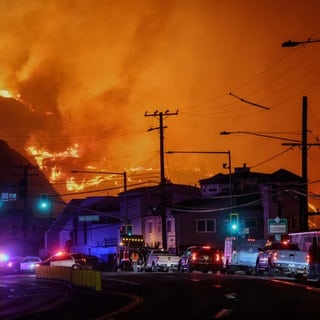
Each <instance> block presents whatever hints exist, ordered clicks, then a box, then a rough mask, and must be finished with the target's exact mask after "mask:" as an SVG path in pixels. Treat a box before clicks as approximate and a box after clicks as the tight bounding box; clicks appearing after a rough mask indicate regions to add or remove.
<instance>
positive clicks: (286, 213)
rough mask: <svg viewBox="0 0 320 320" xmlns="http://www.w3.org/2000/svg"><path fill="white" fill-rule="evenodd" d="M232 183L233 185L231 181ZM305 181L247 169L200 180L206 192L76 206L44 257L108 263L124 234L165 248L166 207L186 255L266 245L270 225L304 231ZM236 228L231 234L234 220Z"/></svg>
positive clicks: (170, 235)
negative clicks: (83, 256) (63, 254)
mask: <svg viewBox="0 0 320 320" xmlns="http://www.w3.org/2000/svg"><path fill="white" fill-rule="evenodd" d="M230 178H231V179H230ZM301 182H302V179H301V177H299V176H297V175H295V174H293V173H291V172H289V171H287V170H284V169H280V170H278V171H276V172H274V173H271V174H266V173H259V172H251V170H250V168H248V167H246V166H245V165H244V166H243V167H241V168H235V171H234V172H233V173H231V176H230V175H228V174H226V175H225V174H221V173H218V174H217V175H215V176H213V177H211V178H208V179H203V180H200V188H197V187H191V186H185V185H176V184H172V183H170V184H167V185H166V187H165V191H164V199H162V198H161V197H162V196H163V195H162V193H161V190H160V186H153V187H142V188H136V189H132V190H128V191H127V192H126V194H124V193H120V194H119V196H118V197H90V198H86V199H79V200H72V201H71V202H70V203H69V205H67V207H66V208H65V209H64V210H63V211H62V212H61V214H60V216H59V217H58V218H57V219H56V221H55V222H54V223H53V224H52V225H51V227H50V228H49V229H48V231H47V233H46V248H45V249H46V251H47V252H51V253H52V252H53V251H54V250H58V249H64V250H71V251H81V252H85V253H90V254H96V255H99V256H101V257H102V258H104V259H106V260H107V259H108V257H109V256H110V255H113V254H114V253H116V252H117V248H118V247H119V245H120V241H121V232H120V230H121V228H122V226H124V225H129V226H130V229H131V228H132V236H135V235H142V236H143V239H144V244H145V245H146V246H149V247H153V248H159V247H160V248H161V247H162V228H161V223H162V220H161V215H160V213H159V208H160V206H161V203H162V201H163V200H164V203H165V210H166V211H165V212H166V218H167V228H166V229H167V247H168V249H169V250H171V251H172V252H175V253H178V254H180V253H181V252H182V250H183V249H184V248H186V247H187V246H190V245H210V244H214V245H216V246H217V247H219V248H221V249H223V244H224V239H225V238H226V237H228V236H230V235H234V236H241V237H254V238H264V239H268V238H270V237H272V236H273V235H272V234H269V228H268V225H269V224H268V223H269V220H270V219H271V220H274V219H277V218H279V219H285V221H287V230H286V232H295V231H298V230H299V214H300V211H299V210H300V209H299V208H300V203H299V201H300V198H299V197H298V196H297V192H298V190H299V185H301ZM231 217H232V218H235V220H236V229H231V228H230V227H231V224H230V218H231Z"/></svg>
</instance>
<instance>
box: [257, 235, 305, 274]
mask: <svg viewBox="0 0 320 320" xmlns="http://www.w3.org/2000/svg"><path fill="white" fill-rule="evenodd" d="M308 269H309V263H308V252H305V251H301V250H300V249H299V247H298V245H297V244H295V243H290V242H288V241H283V242H272V241H269V242H267V243H266V244H265V246H264V247H263V248H261V249H260V250H259V253H258V256H257V261H256V274H257V275H259V274H262V273H263V272H265V271H266V272H267V274H268V276H272V275H273V274H274V273H277V274H285V275H287V276H288V275H292V276H294V277H297V276H301V275H304V274H306V275H307V273H308Z"/></svg>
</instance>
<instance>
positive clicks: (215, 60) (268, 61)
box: [0, 0, 320, 207]
mask: <svg viewBox="0 0 320 320" xmlns="http://www.w3.org/2000/svg"><path fill="white" fill-rule="evenodd" d="M133 2H134V4H133ZM319 10H320V2H319V1H318V0H310V1H307V2H302V1H300V0H292V1H275V2H270V1H267V0H261V1H252V0H244V1H241V3H240V2H239V1H238V0H230V1H227V2H225V1H216V0H188V1H182V0H161V1H157V0H155V1H150V0H137V1H132V0H121V1H99V0H92V1H90V4H89V5H88V1H84V0H68V1H67V0H51V1H43V0H33V1H30V4H29V3H28V5H25V3H24V1H21V0H10V1H0V27H1V30H6V32H5V33H3V35H2V39H1V43H0V70H1V73H0V88H1V91H0V96H1V97H0V98H1V100H0V101H1V104H0V122H1V125H0V138H1V139H3V140H5V141H7V142H8V143H9V145H10V146H11V147H12V148H14V149H15V150H17V151H19V152H22V153H25V152H27V153H28V155H30V156H31V157H32V159H33V160H34V161H35V162H36V163H37V164H38V166H39V167H40V168H41V169H42V170H43V172H44V173H45V174H46V176H47V177H48V179H50V181H51V182H54V183H55V184H56V185H55V186H56V187H57V188H58V190H59V192H60V193H63V194H64V193H66V192H67V191H68V190H82V191H84V190H87V189H90V188H89V186H98V185H99V186H100V187H102V186H104V187H105V188H106V189H107V188H108V185H107V183H110V185H111V186H114V185H115V184H118V185H120V184H121V177H117V178H116V179H115V177H113V180H112V179H111V180H112V181H111V180H107V179H106V177H104V178H103V179H101V180H99V179H98V175H86V174H77V175H76V176H75V177H73V175H71V174H70V171H71V170H73V169H79V170H91V168H92V170H94V171H110V172H123V171H126V172H128V179H129V180H128V181H130V182H132V183H134V182H137V181H142V182H143V181H146V180H150V181H151V180H152V181H156V180H158V179H159V167H160V161H159V140H160V139H159V130H153V131H152V132H148V131H147V129H148V128H158V127H159V118H157V117H145V116H144V114H145V112H146V111H147V112H148V113H151V114H152V113H153V112H155V111H156V110H158V111H165V110H167V109H169V110H170V111H173V112H174V111H175V110H177V109H179V114H178V115H176V116H168V117H165V118H164V126H165V130H164V147H165V151H168V150H173V151H174V150H177V151H179V150H181V151H183V150H191V151H193V150H194V151H227V150H230V151H231V160H232V168H234V167H241V166H242V165H243V164H244V163H246V165H247V166H248V167H251V170H252V171H257V172H274V171H276V170H278V169H280V168H284V169H287V170H289V171H292V172H293V173H296V174H299V175H301V151H300V149H299V148H298V147H296V148H292V149H291V150H286V148H285V147H283V146H282V145H281V141H277V140H272V139H263V138H261V137H257V136H249V135H241V134H233V135H230V136H227V137H224V136H221V135H220V132H221V131H224V130H226V131H249V132H250V131H253V132H263V131H266V132H274V133H277V132H286V133H287V134H286V135H285V136H286V137H288V138H292V139H298V140H300V139H301V99H302V96H307V97H308V103H309V106H308V108H309V109H308V129H309V130H310V131H309V134H308V141H309V142H310V143H312V142H316V141H317V137H318V136H319V132H320V125H319V124H320V109H319V108H318V102H319V89H320V82H319V62H318V61H320V50H319V48H320V44H318V45H317V44H313V45H307V46H305V47H302V46H301V47H297V48H282V47H281V43H282V42H284V41H288V40H289V39H291V40H305V39H308V38H319V37H320V31H319V30H318V27H317V26H318V20H319V17H318V13H319ZM30 21H32V23H30ZM270 21H272V23H270ZM297 21H299V23H297ZM15 92H19V95H16V94H14V93H15ZM230 92H232V93H233V94H234V96H237V97H241V98H243V99H244V100H245V101H252V102H254V103H256V104H257V105H262V106H267V107H269V108H270V109H269V110H265V109H262V108H258V107H256V106H254V105H250V104H247V103H243V102H242V101H241V100H239V99H235V98H234V96H232V95H230V94H229V93H230ZM12 98H14V99H15V101H12V100H13V99H12ZM282 136H284V135H282ZM319 152H320V149H319V148H317V147H311V148H310V149H309V150H308V156H309V163H308V165H309V167H308V175H309V180H310V182H312V181H317V180H319V181H320V163H319V159H320V153H319ZM227 160H228V159H227V157H225V156H223V155H202V154H188V155H179V154H171V155H169V154H166V155H165V176H166V178H168V179H169V180H170V181H172V182H174V183H184V184H188V185H198V181H199V180H200V179H203V178H207V177H209V176H212V175H214V174H217V173H219V172H221V173H228V170H227V169H225V168H224V167H223V164H224V163H226V162H227ZM151 168H152V169H151ZM155 173H157V174H158V175H157V176H156V178H154V177H155V176H153V177H150V176H151V175H155ZM140 174H146V176H145V177H144V176H139V175H140ZM148 174H150V176H148ZM95 179H96V180H95ZM114 180H116V182H115V181H114ZM91 188H92V187H91ZM310 189H312V191H313V192H314V193H316V194H319V193H320V184H319V183H313V184H310ZM116 192H119V189H118V190H115V193H116ZM103 194H105V192H104V193H103ZM80 196H81V197H83V196H84V195H80ZM71 197H75V195H74V194H72V196H71ZM316 207H318V205H317V204H316Z"/></svg>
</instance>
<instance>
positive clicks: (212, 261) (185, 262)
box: [178, 246, 223, 272]
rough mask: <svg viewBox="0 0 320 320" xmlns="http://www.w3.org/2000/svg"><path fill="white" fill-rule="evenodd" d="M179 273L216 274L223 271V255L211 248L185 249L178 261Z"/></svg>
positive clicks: (196, 247) (195, 247) (192, 247)
mask: <svg viewBox="0 0 320 320" xmlns="http://www.w3.org/2000/svg"><path fill="white" fill-rule="evenodd" d="M178 270H179V271H180V272H184V271H186V272H192V271H202V272H209V271H211V272H218V271H220V272H221V271H223V254H222V253H221V251H220V250H219V249H217V248H215V247H211V246H191V247H188V248H187V249H186V251H185V252H184V254H183V255H182V256H181V258H180V260H179V266H178Z"/></svg>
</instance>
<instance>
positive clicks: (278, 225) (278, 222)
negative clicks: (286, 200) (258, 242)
mask: <svg viewBox="0 0 320 320" xmlns="http://www.w3.org/2000/svg"><path fill="white" fill-rule="evenodd" d="M268 231H269V234H287V233H288V221H287V219H280V218H278V217H277V218H275V219H268Z"/></svg>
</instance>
